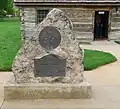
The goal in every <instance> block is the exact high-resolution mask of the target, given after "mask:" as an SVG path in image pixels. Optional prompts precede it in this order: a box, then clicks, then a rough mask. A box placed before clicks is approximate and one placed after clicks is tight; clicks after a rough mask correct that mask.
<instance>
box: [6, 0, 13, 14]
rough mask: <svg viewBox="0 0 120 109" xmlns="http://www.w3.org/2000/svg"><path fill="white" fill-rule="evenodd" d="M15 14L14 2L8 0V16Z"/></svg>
mask: <svg viewBox="0 0 120 109" xmlns="http://www.w3.org/2000/svg"><path fill="white" fill-rule="evenodd" d="M13 13H14V8H13V0H8V5H7V14H13Z"/></svg>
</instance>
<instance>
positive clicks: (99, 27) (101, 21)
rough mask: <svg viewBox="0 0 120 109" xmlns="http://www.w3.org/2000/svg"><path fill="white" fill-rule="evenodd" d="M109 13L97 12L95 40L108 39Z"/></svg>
mask: <svg viewBox="0 0 120 109" xmlns="http://www.w3.org/2000/svg"><path fill="white" fill-rule="evenodd" d="M108 18H109V11H95V21H94V24H95V26H94V40H104V39H107V38H108Z"/></svg>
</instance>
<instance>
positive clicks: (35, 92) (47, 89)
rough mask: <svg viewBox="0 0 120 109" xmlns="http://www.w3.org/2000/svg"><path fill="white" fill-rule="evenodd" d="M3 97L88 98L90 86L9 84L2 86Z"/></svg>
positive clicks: (85, 83) (83, 84) (89, 96)
mask: <svg viewBox="0 0 120 109" xmlns="http://www.w3.org/2000/svg"><path fill="white" fill-rule="evenodd" d="M4 97H5V99H6V100H10V99H90V98H91V97H92V87H91V85H90V84H88V83H87V82H83V83H80V84H62V83H54V84H45V83H39V84H37V85H36V84H9V85H6V86H5V87H4Z"/></svg>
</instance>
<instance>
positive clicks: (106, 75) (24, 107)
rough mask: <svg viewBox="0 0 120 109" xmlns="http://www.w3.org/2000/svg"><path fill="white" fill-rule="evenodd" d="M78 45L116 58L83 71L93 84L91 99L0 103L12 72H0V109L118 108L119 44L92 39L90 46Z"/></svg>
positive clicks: (119, 108) (119, 97)
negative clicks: (115, 60)
mask: <svg viewBox="0 0 120 109" xmlns="http://www.w3.org/2000/svg"><path fill="white" fill-rule="evenodd" d="M81 47H82V48H85V49H93V50H102V51H106V52H110V53H112V54H113V55H115V56H116V57H117V59H118V61H117V62H114V63H112V64H108V65H105V66H103V67H100V68H97V69H95V70H92V71H85V72H84V75H85V78H86V79H87V81H88V82H89V83H91V84H92V87H93V98H92V99H89V100H79V99H76V100H67V99H64V100H59V99H57V100H51V99H50V100H48V99H47V100H46V99H45V100H12V101H5V102H4V96H3V94H4V93H3V86H4V85H5V84H6V82H7V81H8V80H11V79H12V80H13V74H12V72H1V73H0V84H1V85H0V103H1V109H120V94H119V93H120V45H118V44H115V43H114V42H112V41H110V42H108V41H102V42H99V41H97V42H93V43H92V45H81ZM3 102H4V103H3ZM2 103H3V104H2Z"/></svg>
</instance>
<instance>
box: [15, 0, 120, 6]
mask: <svg viewBox="0 0 120 109" xmlns="http://www.w3.org/2000/svg"><path fill="white" fill-rule="evenodd" d="M14 3H15V5H16V6H98V7H100V6H104V7H105V6H109V7H119V6H120V1H118V0H112V1H110V0H109V1H107V0H105V1H102V0H98V1H97V0H89V1H82V0H63V1H62V0H47V1H46V0H34V1H33V0H15V1H14Z"/></svg>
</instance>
